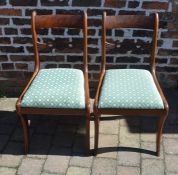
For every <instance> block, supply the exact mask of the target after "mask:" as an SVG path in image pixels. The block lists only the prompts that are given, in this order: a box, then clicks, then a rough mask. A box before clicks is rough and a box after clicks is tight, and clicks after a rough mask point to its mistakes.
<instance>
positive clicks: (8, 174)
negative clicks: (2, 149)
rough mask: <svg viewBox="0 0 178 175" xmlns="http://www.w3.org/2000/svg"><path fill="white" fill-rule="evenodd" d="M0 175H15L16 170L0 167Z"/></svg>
mask: <svg viewBox="0 0 178 175" xmlns="http://www.w3.org/2000/svg"><path fill="white" fill-rule="evenodd" d="M0 174H3V175H16V169H14V168H5V167H0Z"/></svg>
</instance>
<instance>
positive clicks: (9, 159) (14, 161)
mask: <svg viewBox="0 0 178 175" xmlns="http://www.w3.org/2000/svg"><path fill="white" fill-rule="evenodd" d="M21 159H22V156H20V155H10V154H3V155H2V156H1V158H0V166H4V167H11V168H17V167H18V166H19V164H20V162H21Z"/></svg>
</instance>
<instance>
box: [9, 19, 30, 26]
mask: <svg viewBox="0 0 178 175" xmlns="http://www.w3.org/2000/svg"><path fill="white" fill-rule="evenodd" d="M12 21H13V23H14V24H15V25H25V24H28V25H30V24H31V19H25V18H13V19H12Z"/></svg>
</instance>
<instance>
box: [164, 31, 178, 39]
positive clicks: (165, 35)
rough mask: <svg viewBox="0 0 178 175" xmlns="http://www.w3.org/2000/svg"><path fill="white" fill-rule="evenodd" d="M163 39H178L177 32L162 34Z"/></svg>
mask: <svg viewBox="0 0 178 175" xmlns="http://www.w3.org/2000/svg"><path fill="white" fill-rule="evenodd" d="M161 37H162V38H178V34H177V32H175V31H168V32H162V33H161Z"/></svg>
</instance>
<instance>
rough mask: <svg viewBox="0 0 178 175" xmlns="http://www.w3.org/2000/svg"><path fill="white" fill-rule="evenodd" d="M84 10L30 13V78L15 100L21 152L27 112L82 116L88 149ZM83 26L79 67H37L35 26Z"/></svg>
mask: <svg viewBox="0 0 178 175" xmlns="http://www.w3.org/2000/svg"><path fill="white" fill-rule="evenodd" d="M87 27H88V24H87V14H86V13H84V14H83V15H36V12H33V13H32V37H33V45H34V54H35V69H34V72H33V75H32V78H31V79H30V81H29V82H28V84H27V86H26V87H25V89H24V91H23V92H22V94H21V95H20V97H19V99H18V100H17V102H16V110H17V113H18V115H19V116H20V119H21V123H22V127H23V132H24V147H25V153H26V154H27V153H28V150H29V126H28V118H27V115H28V114H34V115H38V114H43V115H50V116H53V115H72V116H81V117H83V116H85V119H86V141H85V146H86V151H87V153H89V150H90V98H89V85H88V50H87V45H88V41H87V35H88V34H87ZM42 28H43V29H47V28H77V29H83V71H82V70H79V69H73V68H51V69H40V56H39V52H38V46H37V31H38V29H42Z"/></svg>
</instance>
